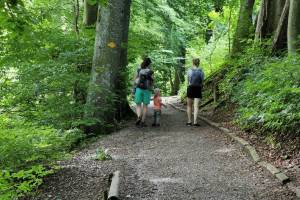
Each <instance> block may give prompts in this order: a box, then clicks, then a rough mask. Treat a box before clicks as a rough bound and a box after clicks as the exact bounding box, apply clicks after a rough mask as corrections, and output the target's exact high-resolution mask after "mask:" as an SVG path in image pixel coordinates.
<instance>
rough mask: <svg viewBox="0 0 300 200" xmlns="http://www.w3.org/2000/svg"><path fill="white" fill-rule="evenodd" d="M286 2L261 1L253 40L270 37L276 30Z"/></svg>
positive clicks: (278, 0)
mask: <svg viewBox="0 0 300 200" xmlns="http://www.w3.org/2000/svg"><path fill="white" fill-rule="evenodd" d="M285 2H286V0H262V2H261V7H260V11H259V15H258V22H257V25H256V31H255V39H256V40H261V39H264V38H270V37H272V35H273V33H274V32H275V30H276V29H277V26H278V23H279V21H280V18H281V13H282V10H283V8H284V5H285Z"/></svg>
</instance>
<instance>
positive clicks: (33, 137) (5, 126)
mask: <svg viewBox="0 0 300 200" xmlns="http://www.w3.org/2000/svg"><path fill="white" fill-rule="evenodd" d="M0 118H1V119H0V166H1V170H2V173H0V190H1V191H2V193H0V199H11V198H13V197H16V196H20V195H22V194H23V193H25V192H29V191H31V190H32V189H34V188H35V187H36V186H38V185H40V184H41V183H42V177H44V176H46V175H48V174H50V173H52V170H51V169H50V168H49V167H48V166H51V164H52V163H53V161H55V160H57V159H59V158H62V156H64V155H65V153H66V152H67V151H68V150H69V149H70V148H71V146H72V144H73V143H74V142H76V141H77V140H79V139H81V138H82V137H83V136H82V134H81V132H80V131H77V130H74V131H68V132H60V131H58V130H56V129H53V128H51V127H39V126H37V125H35V124H32V123H26V122H25V121H23V120H22V119H21V118H14V119H11V118H9V117H7V116H5V115H2V116H1V117H0Z"/></svg>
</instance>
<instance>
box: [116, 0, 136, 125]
mask: <svg viewBox="0 0 300 200" xmlns="http://www.w3.org/2000/svg"><path fill="white" fill-rule="evenodd" d="M130 4H131V1H130V0H127V3H126V4H125V6H126V7H125V13H124V17H123V22H122V24H123V38H122V45H121V65H120V69H119V70H118V72H119V73H118V74H117V78H116V80H115V85H116V93H117V96H118V98H119V100H118V101H117V112H116V118H117V119H119V120H120V119H123V118H124V117H128V116H132V115H134V113H133V111H132V110H131V108H130V106H129V103H128V101H127V84H126V83H127V82H128V77H127V65H128V60H127V50H128V33H129V21H130Z"/></svg>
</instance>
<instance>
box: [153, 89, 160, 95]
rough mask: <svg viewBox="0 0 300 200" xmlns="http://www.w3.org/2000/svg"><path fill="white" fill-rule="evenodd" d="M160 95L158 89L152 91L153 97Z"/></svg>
mask: <svg viewBox="0 0 300 200" xmlns="http://www.w3.org/2000/svg"><path fill="white" fill-rule="evenodd" d="M159 93H160V89H159V88H155V89H154V96H157V95H158V94H159Z"/></svg>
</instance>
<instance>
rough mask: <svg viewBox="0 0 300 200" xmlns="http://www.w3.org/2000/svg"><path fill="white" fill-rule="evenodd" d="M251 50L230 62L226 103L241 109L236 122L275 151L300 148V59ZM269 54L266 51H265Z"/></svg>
mask: <svg viewBox="0 0 300 200" xmlns="http://www.w3.org/2000/svg"><path fill="white" fill-rule="evenodd" d="M263 50H264V49H258V48H251V49H249V50H248V52H247V54H244V55H243V56H241V57H239V59H235V60H231V61H230V62H229V66H230V67H228V72H227V74H226V76H225V79H224V80H223V81H222V83H221V84H220V88H221V91H222V93H223V94H224V97H225V99H227V100H230V101H231V102H233V103H235V104H237V105H238V108H237V110H236V122H237V123H238V125H239V126H240V127H242V128H243V129H244V130H246V131H249V132H250V131H251V132H253V131H254V132H255V133H258V134H260V135H262V136H263V137H265V138H266V142H267V143H268V144H269V145H271V146H272V147H273V148H281V146H282V145H283V144H284V143H285V142H286V141H293V140H294V144H295V145H294V146H291V147H290V148H291V149H292V150H296V149H299V148H300V144H299V135H300V70H299V67H300V57H299V56H292V57H284V58H280V57H271V56H269V55H264V53H263V52H262V51H263ZM264 52H266V51H264Z"/></svg>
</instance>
